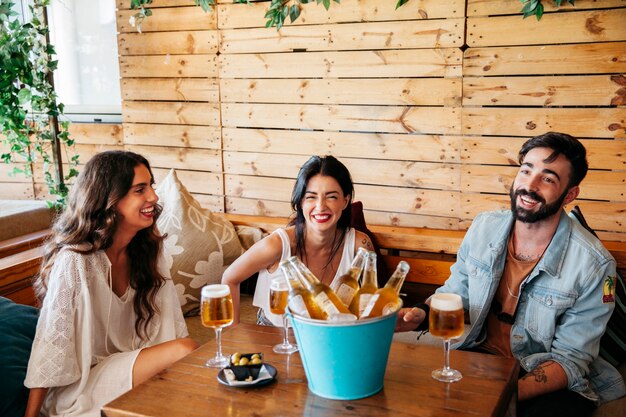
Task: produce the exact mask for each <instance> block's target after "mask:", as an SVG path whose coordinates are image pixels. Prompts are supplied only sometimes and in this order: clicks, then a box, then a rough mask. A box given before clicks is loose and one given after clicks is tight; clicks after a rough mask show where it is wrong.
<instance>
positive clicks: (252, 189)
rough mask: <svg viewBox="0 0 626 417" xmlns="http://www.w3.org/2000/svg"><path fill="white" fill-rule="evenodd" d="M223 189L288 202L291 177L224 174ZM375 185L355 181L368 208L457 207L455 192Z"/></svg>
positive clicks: (450, 210) (416, 210)
mask: <svg viewBox="0 0 626 417" xmlns="http://www.w3.org/2000/svg"><path fill="white" fill-rule="evenodd" d="M224 181H225V192H226V195H227V196H229V197H238V198H247V199H253V200H254V199H258V200H273V201H284V202H286V203H288V201H289V198H290V195H291V189H292V188H293V183H294V180H293V179H285V178H271V177H260V176H243V175H225V176H224ZM401 190H402V189H401V188H397V187H385V186H375V185H360V184H356V185H355V194H356V195H357V196H358V199H359V200H360V201H362V202H363V205H364V206H365V207H367V208H368V210H374V211H387V212H400V213H409V214H421V215H440V214H441V213H446V214H447V215H448V216H450V217H455V216H456V214H457V213H458V211H459V197H460V193H458V192H447V191H440V190H425V189H424V190H422V189H420V190H415V189H411V188H406V189H405V192H401Z"/></svg>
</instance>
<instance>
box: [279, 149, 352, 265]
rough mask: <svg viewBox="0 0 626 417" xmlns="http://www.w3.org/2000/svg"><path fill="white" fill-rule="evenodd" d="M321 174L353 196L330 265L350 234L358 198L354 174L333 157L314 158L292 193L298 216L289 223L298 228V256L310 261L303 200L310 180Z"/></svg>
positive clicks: (294, 208) (304, 169)
mask: <svg viewBox="0 0 626 417" xmlns="http://www.w3.org/2000/svg"><path fill="white" fill-rule="evenodd" d="M317 174H320V175H323V176H326V177H332V178H334V179H335V180H336V181H337V182H338V183H339V186H340V187H341V191H343V195H344V196H348V195H349V196H350V199H349V201H348V205H347V206H346V208H345V209H343V211H342V212H341V216H340V217H339V221H338V222H337V229H338V230H339V236H336V239H335V240H334V242H333V248H332V250H331V253H330V257H329V258H328V263H327V264H326V266H328V265H329V264H330V263H331V262H332V259H333V257H334V256H335V254H336V253H337V251H338V250H339V248H341V245H342V243H343V239H344V237H345V235H346V232H347V230H348V228H349V227H350V224H351V222H352V204H351V203H352V198H353V196H354V184H353V183H352V177H351V176H350V171H348V168H346V166H345V165H344V164H342V163H341V162H340V161H339V160H338V159H337V158H335V157H334V156H332V155H327V156H317V155H315V156H312V157H311V158H309V160H308V161H306V162H305V163H304V165H302V167H301V168H300V172H298V177H297V178H296V183H295V185H294V186H293V192H292V193H291V208H292V209H293V210H294V211H295V213H296V215H295V217H294V218H293V219H292V220H291V221H290V222H289V225H290V226H295V230H296V255H298V256H299V257H300V258H301V259H303V260H304V259H306V249H305V246H304V241H305V239H306V227H305V223H306V220H305V218H304V213H303V212H302V200H303V199H304V196H305V194H306V187H307V185H308V183H309V180H310V179H311V178H312V177H314V176H315V175H317Z"/></svg>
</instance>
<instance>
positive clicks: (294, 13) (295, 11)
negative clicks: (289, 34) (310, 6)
mask: <svg viewBox="0 0 626 417" xmlns="http://www.w3.org/2000/svg"><path fill="white" fill-rule="evenodd" d="M299 16H300V5H299V4H294V5H292V6H291V8H290V9H289V19H290V20H291V23H293V22H295V21H296V19H297V18H298V17H299Z"/></svg>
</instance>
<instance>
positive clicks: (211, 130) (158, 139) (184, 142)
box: [124, 123, 221, 149]
mask: <svg viewBox="0 0 626 417" xmlns="http://www.w3.org/2000/svg"><path fill="white" fill-rule="evenodd" d="M124 143H126V144H128V145H157V146H172V147H178V148H202V149H220V146H221V141H220V128H219V127H216V126H193V125H162V124H140V123H126V124H125V125H124Z"/></svg>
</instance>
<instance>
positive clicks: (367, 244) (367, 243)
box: [361, 239, 374, 250]
mask: <svg viewBox="0 0 626 417" xmlns="http://www.w3.org/2000/svg"><path fill="white" fill-rule="evenodd" d="M361 244H362V245H363V246H365V247H366V248H367V249H368V250H374V248H373V247H372V242H370V241H368V240H367V239H363V241H362V242H361Z"/></svg>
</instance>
